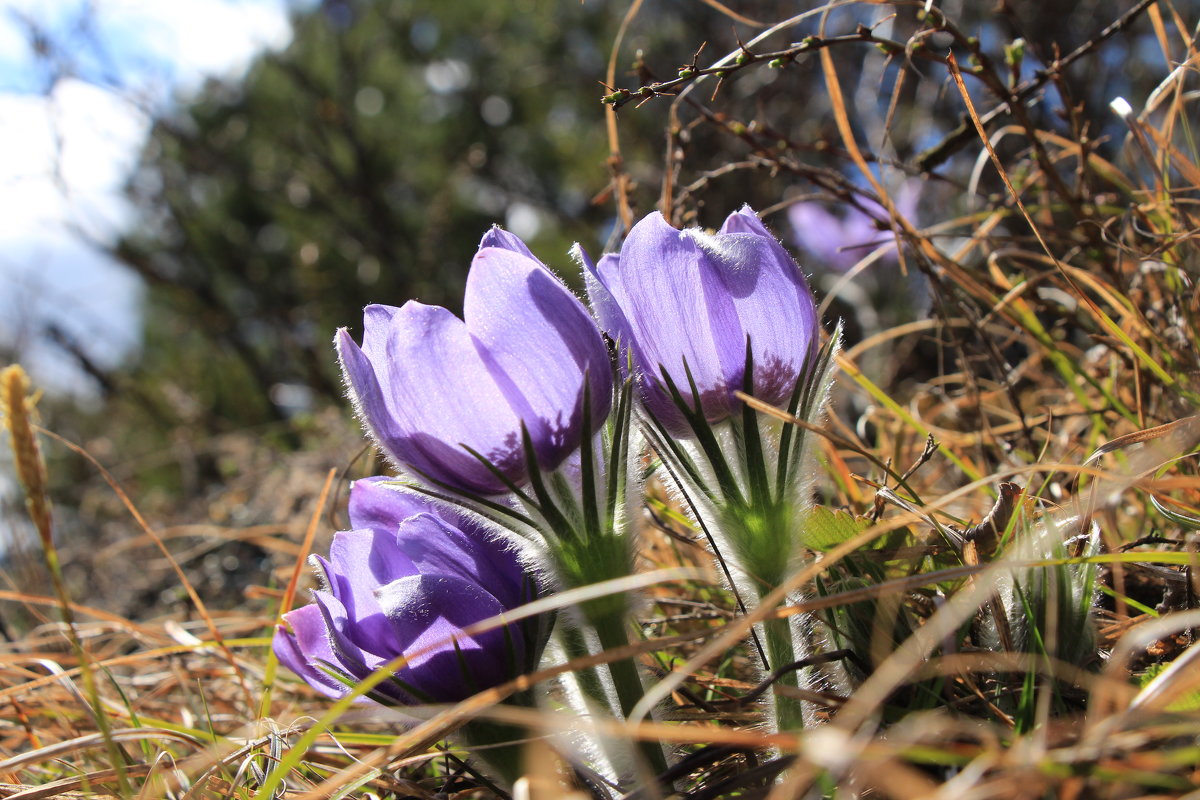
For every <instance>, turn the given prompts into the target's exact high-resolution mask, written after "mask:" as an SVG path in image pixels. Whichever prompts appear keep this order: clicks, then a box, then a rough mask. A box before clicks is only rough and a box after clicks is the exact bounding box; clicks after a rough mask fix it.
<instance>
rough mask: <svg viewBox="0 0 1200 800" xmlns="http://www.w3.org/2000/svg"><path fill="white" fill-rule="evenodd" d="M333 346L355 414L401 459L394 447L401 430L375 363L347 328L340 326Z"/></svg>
mask: <svg viewBox="0 0 1200 800" xmlns="http://www.w3.org/2000/svg"><path fill="white" fill-rule="evenodd" d="M334 346H335V347H336V348H337V354H338V361H339V362H340V363H341V365H342V375H343V376H344V377H345V379H346V387H347V389H348V390H349V395H350V402H351V403H352V404H353V405H354V414H355V416H357V417H358V418H359V420H360V421H361V422H362V423H363V427H365V428H366V429H367V432H368V433H369V434H370V436H371V438H372V439H374V440H375V442H376V443H378V444H379V446H380V447H382V448H383V450H384V452H386V453H387V454H388V455H389V456H391V457H392V458H393V459H396V460H401V459H400V458H399V455H398V454H397V453H395V452H394V451H393V449H392V447H393V445H394V443H395V442H397V441H398V440H399V439H400V437H401V435H402V430H401V429H400V427H399V426H398V425H397V424H396V418H395V416H394V415H393V414H392V408H391V405H390V404H389V400H388V396H387V393H385V392H384V390H383V387H382V386H380V384H379V379H378V378H377V377H376V375H375V367H374V366H373V365H372V363H371V361H370V360H369V359H368V358H367V355H366V353H364V352H363V351H362V349H361V348H359V346H358V345H357V344H355V343H354V339H353V338H352V337H351V336H350V332H349V331H348V330H346V329H345V328H339V329H338V332H337V335H336V336H335V337H334Z"/></svg>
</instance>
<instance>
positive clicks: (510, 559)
mask: <svg viewBox="0 0 1200 800" xmlns="http://www.w3.org/2000/svg"><path fill="white" fill-rule="evenodd" d="M396 543H397V546H398V547H399V549H400V550H402V551H403V552H404V554H405V555H406V556H407V557H408V558H410V559H412V562H413V564H415V565H416V568H417V571H419V572H420V573H421V574H422V575H448V576H451V577H454V578H457V579H459V580H462V581H464V582H466V583H473V584H477V585H479V586H485V587H487V590H488V592H490V593H491V594H492V595H493V596H494V597H495V598H496V599H497V600H499V601H500V603H501V604H502V605H503V606H504V607H505V608H509V609H511V608H516V607H517V606H519V605H521V604H522V603H526V602H529V601H530V600H532V599H533V597H531V596H529V595H530V592H529V591H527V586H528V585H529V580H528V577H527V575H526V572H525V569H524V568H523V567H522V566H521V564H520V562H519V561H518V560H517V556H516V553H514V552H513V551H512V550H511V549H510V548H509V547H508V546H507V545H506V544H505V543H504V542H503V541H501V540H500V539H499V538H498V537H495V536H493V535H491V534H489V533H486V532H484V531H483V530H482V529H481V528H480V527H478V526H469V527H464V529H463V530H460V529H458V528H455V527H453V526H451V525H449V524H447V523H446V521H445V520H442V519H440V518H439V517H437V516H435V515H433V514H419V515H417V516H415V517H410V518H408V519H406V520H404V522H403V523H401V525H400V530H399V534H398V535H397V539H396Z"/></svg>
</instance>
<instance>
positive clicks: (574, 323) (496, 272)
mask: <svg viewBox="0 0 1200 800" xmlns="http://www.w3.org/2000/svg"><path fill="white" fill-rule="evenodd" d="M463 316H464V319H465V320H466V321H465V323H464V322H463V321H462V320H459V319H458V318H457V317H455V316H454V315H453V314H451V313H450V312H449V311H447V310H446V309H444V308H441V307H440V306H429V305H425V304H423V303H418V302H416V301H409V302H407V303H405V304H404V305H403V306H402V307H400V308H396V307H394V306H384V305H371V306H367V308H366V310H365V314H364V328H365V332H364V334H363V345H362V347H361V348H359V346H358V345H357V344H355V343H354V339H353V338H352V337H351V336H350V333H349V331H347V330H346V329H345V328H343V329H341V330H339V331H338V333H337V337H336V340H335V341H336V345H337V349H338V356H339V358H340V359H341V363H342V371H343V373H344V374H345V377H346V383H347V385H348V386H349V388H350V395H351V399H352V400H353V401H354V405H355V408H356V410H357V412H358V415H359V417H360V419H361V420H362V421H363V423H364V425H365V426H366V427H367V429H368V430H369V431H370V433H371V435H372V436H373V437H374V438H375V440H376V442H378V444H379V446H380V447H382V448H383V450H384V451H385V452H386V453H387V454H388V455H389V456H390V457H391V458H392V459H393V460H395V461H396V462H397V463H398V464H400V465H402V466H404V467H407V468H409V469H411V470H413V471H415V472H416V473H418V474H419V475H421V476H422V477H424V478H426V479H428V480H431V481H434V482H436V483H440V484H444V485H447V486H450V487H452V488H454V489H457V490H459V491H464V492H468V493H474V494H483V495H494V494H501V493H504V492H506V491H508V486H507V483H506V482H511V483H512V484H515V485H520V484H521V483H523V482H524V481H525V480H526V478H527V461H526V458H525V451H524V448H523V446H522V439H521V428H522V426H524V427H525V428H526V429H527V430H528V433H529V438H530V440H531V441H532V444H533V449H534V452H535V453H536V456H537V461H538V466H539V467H540V468H541V469H543V470H553V469H555V468H556V467H558V466H559V465H560V464H561V463H562V462H563V461H564V460H565V459H566V458H567V456H569V455H570V454H571V453H572V452H573V451H575V450H576V449H577V448H578V447H579V445H580V442H581V441H582V439H583V437H585V436H590V435H592V434H593V433H594V432H595V431H596V430H597V429H598V428H599V427H600V426H601V425H602V424H603V423H604V420H605V419H606V418H607V416H608V413H609V411H610V410H611V406H612V374H611V364H610V361H609V356H608V351H607V349H606V348H605V345H604V340H603V338H602V337H601V336H600V332H599V331H598V330H597V329H596V325H595V323H594V322H593V321H592V319H591V317H590V316H588V313H587V310H586V309H585V308H584V306H583V304H582V303H580V302H579V300H578V299H576V297H575V296H574V295H573V294H571V292H570V291H569V290H568V289H567V287H566V286H564V285H563V284H562V282H561V281H559V280H558V278H556V277H555V276H554V275H553V274H552V273H551V272H550V271H549V270H548V269H546V267H545V266H543V265H542V263H541V262H540V261H538V260H537V259H536V258H535V257H534V256H533V254H532V253H531V252H530V251H529V248H528V247H526V246H525V243H524V242H522V241H521V240H520V239H519V238H518V237H516V236H514V235H513V234H511V233H508V232H507V231H503V230H500V229H499V228H493V229H492V230H491V231H489V232H488V233H487V234H486V235H485V236H484V237H483V240H482V241H481V242H480V244H479V252H477V253H476V254H475V258H474V260H473V261H472V263H471V271H470V273H469V274H468V276H467V286H466V296H465V299H464V313H463ZM585 383H588V384H590V386H589V392H590V397H591V404H590V406H591V407H590V426H589V427H590V429H589V430H584V425H583V419H584V414H583V396H584V385H585ZM468 448H470V450H468ZM470 451H474V452H475V453H478V454H479V455H480V456H482V457H483V458H485V459H487V460H488V461H489V462H490V463H491V465H492V467H494V469H495V470H496V471H498V472H499V473H500V476H503V477H500V476H498V475H497V474H495V473H494V472H493V471H492V470H491V469H489V468H488V467H487V466H485V465H484V464H483V463H481V462H480V461H479V459H478V458H476V457H475V456H474V455H472V454H471V452H470Z"/></svg>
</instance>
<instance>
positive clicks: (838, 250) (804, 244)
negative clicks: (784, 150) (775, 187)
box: [788, 181, 921, 272]
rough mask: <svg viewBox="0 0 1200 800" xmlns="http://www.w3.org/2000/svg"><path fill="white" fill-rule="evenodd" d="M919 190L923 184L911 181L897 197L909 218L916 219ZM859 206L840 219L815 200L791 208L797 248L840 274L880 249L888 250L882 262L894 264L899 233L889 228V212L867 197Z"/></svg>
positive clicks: (899, 205)
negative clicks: (897, 234)
mask: <svg viewBox="0 0 1200 800" xmlns="http://www.w3.org/2000/svg"><path fill="white" fill-rule="evenodd" d="M920 187H921V184H920V183H917V182H916V181H908V182H907V183H905V184H904V185H903V186H902V187H901V188H900V191H899V192H898V193H897V194H896V200H895V202H896V210H897V211H898V212H899V213H900V214H901V215H902V216H904V217H905V218H907V219H913V218H914V217H915V216H916V211H917V196H918V194H919V192H920ZM859 203H860V205H861V206H862V208H861V209H860V208H858V207H856V206H852V205H848V206H847V207H846V209H845V212H844V213H843V214H842V216H841V217H837V216H835V215H834V214H832V213H831V212H830V211H829V210H827V209H826V208H825V206H824V205H822V204H821V203H818V202H815V201H807V202H803V203H794V204H792V205H791V206H789V207H788V221H789V222H790V223H791V225H792V239H793V241H794V242H795V243H796V246H797V247H800V248H801V249H802V250H804V251H805V252H807V253H809V254H810V255H812V256H813V258H815V259H816V260H817V263H819V264H821V265H823V266H825V267H827V268H829V269H832V270H835V271H837V272H846V271H847V270H849V269H850V268H851V267H853V266H854V265H855V264H857V263H858V262H859V261H862V260H863V259H864V258H865V257H866V256H868V255H869V254H870V253H872V252H873V251H875V250H877V249H878V248H880V247H886V248H887V249H886V250H885V251H884V253H883V254H881V255H880V259H881V260H887V261H895V260H896V259H897V257H898V256H897V254H896V234H895V232H894V231H893V230H892V229H891V227H889V225H888V222H889V220H890V217H889V215H888V212H887V209H885V208H884V207H883V206H881V205H880V204H879V203H876V202H875V201H874V200H869V199H866V198H863V199H861V200H860V201H859Z"/></svg>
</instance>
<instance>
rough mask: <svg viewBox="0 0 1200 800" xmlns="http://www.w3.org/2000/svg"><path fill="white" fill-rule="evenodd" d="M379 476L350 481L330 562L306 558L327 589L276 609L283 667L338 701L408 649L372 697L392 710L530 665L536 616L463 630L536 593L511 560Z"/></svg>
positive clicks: (483, 684) (458, 692)
mask: <svg viewBox="0 0 1200 800" xmlns="http://www.w3.org/2000/svg"><path fill="white" fill-rule="evenodd" d="M384 480H387V479H386V478H372V479H367V480H361V481H357V482H356V483H355V484H354V487H353V489H352V490H351V493H350V522H351V525H352V526H353V528H354V530H351V531H343V532H339V533H337V534H336V535H335V536H334V540H333V544H332V545H331V546H330V551H329V558H328V559H324V558H321V557H320V556H315V555H314V556H313V557H312V561H313V564H314V566H315V567H316V569H317V572H318V573H319V575H320V578H321V583H322V585H323V588H322V589H320V590H318V591H316V592H314V602H313V603H311V604H310V605H307V606H303V607H301V608H297V609H295V610H294V611H290V612H288V613H287V614H285V615H284V620H285V621H286V623H287V625H286V626H284V625H280V626H279V627H278V629H277V630H276V632H275V638H274V641H273V643H272V644H273V647H274V649H275V653H276V655H277V656H278V657H279V660H280V662H281V663H282V664H284V666H286V667H288V669H290V670H292V671H293V672H295V673H296V674H297V675H299V676H300V677H302V678H303V679H304V680H305V681H307V682H308V683H309V684H310V685H311V686H313V687H314V688H316V689H317V690H319V691H321V692H322V693H324V694H326V695H329V696H330V697H335V698H336V697H341V696H343V695H345V694H346V693H347V692H348V691H349V690H350V688H351V687H352V686H353V685H354V684H356V683H357V682H358V681H361V680H363V679H364V678H366V677H367V676H368V675H370V674H371V673H372V672H374V671H375V670H376V669H377V668H379V667H380V666H382V665H384V664H386V663H388V662H389V661H392V660H394V659H396V658H397V657H399V656H406V657H408V661H407V663H406V664H405V665H404V666H402V667H401V668H400V669H398V670H397V671H396V672H395V673H394V675H393V676H392V677H390V678H389V679H387V680H385V681H383V682H382V683H380V684H378V685H377V686H376V687H375V689H374V691H373V692H372V693H371V694H370V696H371V697H372V698H373V699H376V700H378V701H380V702H384V703H388V704H393V705H411V704H415V703H428V702H439V703H448V702H455V701H458V700H462V699H464V698H466V697H469V696H470V695H472V694H474V693H476V692H478V691H480V690H482V689H486V688H488V687H491V686H496V685H498V684H501V683H504V682H505V681H508V680H510V679H511V678H513V677H516V676H517V675H520V674H523V673H525V672H527V671H529V670H531V669H532V668H533V667H534V666H536V663H537V660H538V657H539V655H540V648H541V645H542V641H541V639H542V634H541V632H540V631H539V630H538V628H539V626H540V624H541V622H540V620H538V618H533V619H532V620H526V621H525V624H522V623H521V622H516V623H512V624H509V625H505V626H501V627H498V628H492V629H490V630H487V631H485V632H483V633H472V634H467V633H465V632H464V629H465V628H467V627H469V626H471V625H474V624H475V623H478V622H481V621H483V620H487V619H490V618H492V617H495V616H497V615H499V614H501V613H503V612H505V611H509V610H511V609H514V608H516V607H517V606H520V605H523V604H524V603H527V602H529V601H531V600H533V599H535V597H534V596H535V594H536V589H535V586H534V583H533V581H532V579H531V578H529V577H528V575H527V574H526V570H525V569H524V568H523V566H522V565H521V564H520V563H519V561H518V559H517V557H516V555H515V554H514V553H513V552H512V551H511V550H509V549H507V548H506V546H505V545H504V544H502V543H501V542H500V541H498V540H497V539H495V538H491V536H490V535H489V534H488V533H487V532H485V531H484V530H482V529H480V528H479V527H478V526H477V525H476V524H474V523H472V522H470V521H469V520H466V519H465V518H461V517H459V516H457V515H455V514H453V513H452V512H447V511H442V510H438V509H435V508H434V507H433V506H431V505H430V503H429V502H428V501H426V500H424V499H421V498H418V497H416V496H413V495H410V494H406V493H403V492H401V491H399V490H397V489H393V488H390V487H388V486H386V485H383V484H382V483H381V481H384ZM289 627H290V629H291V630H290V631H289V630H288V628H289Z"/></svg>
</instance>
